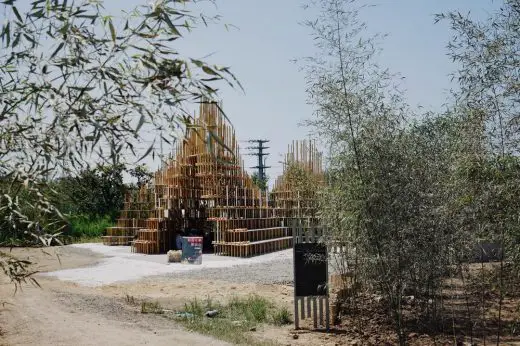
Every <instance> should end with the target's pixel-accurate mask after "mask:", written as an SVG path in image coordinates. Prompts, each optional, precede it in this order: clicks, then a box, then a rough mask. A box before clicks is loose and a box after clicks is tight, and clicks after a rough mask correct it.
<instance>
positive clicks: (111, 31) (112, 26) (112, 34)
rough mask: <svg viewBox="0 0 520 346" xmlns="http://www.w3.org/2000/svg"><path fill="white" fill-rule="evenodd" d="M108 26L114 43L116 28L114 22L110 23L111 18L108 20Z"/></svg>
mask: <svg viewBox="0 0 520 346" xmlns="http://www.w3.org/2000/svg"><path fill="white" fill-rule="evenodd" d="M108 27H109V28H110V35H111V36H112V41H113V42H114V44H115V43H116V29H115V28H114V24H113V23H112V19H110V20H109V21H108Z"/></svg>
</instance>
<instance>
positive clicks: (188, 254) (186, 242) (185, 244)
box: [181, 237, 202, 264]
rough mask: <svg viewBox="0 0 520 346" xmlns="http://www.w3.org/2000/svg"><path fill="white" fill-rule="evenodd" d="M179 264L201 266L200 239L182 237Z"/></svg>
mask: <svg viewBox="0 0 520 346" xmlns="http://www.w3.org/2000/svg"><path fill="white" fill-rule="evenodd" d="M181 262H182V263H190V264H202V237H182V257H181Z"/></svg>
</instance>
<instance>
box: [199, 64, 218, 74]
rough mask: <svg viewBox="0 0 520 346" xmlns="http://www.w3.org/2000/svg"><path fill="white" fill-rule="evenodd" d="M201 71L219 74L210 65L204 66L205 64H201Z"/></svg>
mask: <svg viewBox="0 0 520 346" xmlns="http://www.w3.org/2000/svg"><path fill="white" fill-rule="evenodd" d="M202 71H204V72H206V73H207V74H210V75H213V76H220V74H219V73H218V72H216V71H215V70H213V69H212V68H211V67H209V66H206V65H204V66H202Z"/></svg>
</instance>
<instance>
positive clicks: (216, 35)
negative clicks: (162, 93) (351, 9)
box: [126, 0, 501, 183]
mask: <svg viewBox="0 0 520 346" xmlns="http://www.w3.org/2000/svg"><path fill="white" fill-rule="evenodd" d="M129 2H130V1H127V2H126V3H129ZM216 3H217V8H216V9H215V8H214V7H209V8H208V9H207V10H208V11H209V13H218V14H220V15H221V16H222V20H221V22H222V23H221V25H212V26H211V27H210V28H204V29H201V30H197V31H195V32H194V33H193V34H192V35H190V36H189V39H187V40H183V42H181V43H180V49H182V50H183V52H185V53H186V54H193V55H194V56H198V57H203V56H205V55H207V54H212V55H211V56H210V58H209V60H210V61H211V62H215V63H218V64H221V65H226V66H230V67H231V70H232V71H233V73H235V74H236V76H237V77H238V79H239V80H240V82H241V83H242V85H243V87H244V92H242V91H241V90H239V89H231V88H223V89H222V90H221V95H220V96H221V99H222V100H223V104H224V110H225V112H226V114H227V115H228V117H229V118H230V119H231V121H232V122H233V124H234V126H235V129H236V132H237V135H238V137H239V139H240V140H247V139H269V140H270V141H271V142H270V143H269V144H268V145H269V146H270V149H269V152H270V153H271V154H270V156H268V158H267V164H268V165H269V166H272V168H271V169H268V171H267V174H268V175H269V176H270V177H271V180H274V179H272V178H273V177H276V176H277V175H278V174H280V172H281V170H282V165H281V163H280V161H281V158H282V155H283V153H284V152H285V151H286V150H287V145H288V144H289V143H290V142H291V141H292V140H294V139H303V138H308V137H309V129H308V128H305V127H302V126H298V125H299V124H301V122H302V121H303V120H306V119H311V118H312V116H313V109H312V106H310V105H308V104H307V102H306V101H307V97H306V94H305V83H304V75H303V72H301V71H300V69H299V66H298V65H297V64H295V63H294V62H292V60H294V59H295V58H301V57H305V56H309V55H312V54H313V53H314V52H315V48H314V47H313V42H312V40H311V38H310V35H309V31H308V30H307V29H306V28H305V27H303V26H302V25H301V24H300V23H301V22H302V21H303V20H305V19H308V18H312V16H313V13H312V12H309V10H304V9H303V8H302V5H303V4H304V0H264V1H251V0H217V1H216ZM372 4H375V5H376V6H375V7H371V8H368V9H367V10H366V11H365V12H364V13H362V16H363V19H365V21H366V23H367V25H368V29H369V31H370V32H373V33H376V32H378V33H386V34H388V37H387V38H386V40H385V41H384V43H383V46H382V48H383V52H382V55H381V63H382V64H383V65H384V66H387V67H388V68H390V70H391V71H393V72H399V73H400V74H401V75H402V76H404V77H405V80H404V87H405V88H406V90H407V97H408V102H409V103H410V105H412V106H419V105H420V106H422V107H424V109H426V110H433V111H440V110H442V109H443V104H445V102H446V100H447V97H448V96H449V89H450V87H452V85H450V76H449V74H450V73H451V72H453V71H454V70H455V69H456V65H454V64H453V63H452V61H451V60H450V58H449V57H448V56H447V55H446V53H447V49H446V45H447V43H448V41H449V39H450V37H451V35H452V32H451V31H450V28H449V25H448V23H438V24H434V14H436V13H440V12H446V11H451V10H458V11H461V12H462V13H467V12H468V11H470V12H471V13H472V14H473V15H474V16H475V17H477V18H478V17H480V18H485V17H487V16H488V14H489V13H492V12H493V11H494V10H496V9H497V8H498V7H499V6H500V4H501V1H498V0H494V1H492V0H435V1H431V0H379V1H373V2H372ZM223 23H229V24H232V25H234V26H236V27H237V29H230V30H229V31H226V29H225V28H224V26H223V25H222V24H223ZM242 146H243V147H245V146H247V143H243V144H242ZM243 152H244V151H243ZM244 158H245V159H246V164H247V165H248V166H254V165H255V164H254V161H253V160H254V158H253V157H249V158H248V157H244ZM271 183H272V181H271Z"/></svg>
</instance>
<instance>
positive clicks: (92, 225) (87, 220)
mask: <svg viewBox="0 0 520 346" xmlns="http://www.w3.org/2000/svg"><path fill="white" fill-rule="evenodd" d="M69 222H70V225H71V230H70V233H69V234H68V235H70V236H71V237H72V238H73V239H74V242H75V243H77V242H83V243H84V242H87V241H89V242H91V241H92V240H94V239H99V241H101V239H100V237H101V236H102V235H103V232H104V231H105V229H106V228H107V227H110V226H112V225H113V222H112V220H111V219H110V216H108V215H105V216H97V217H94V216H91V217H89V216H85V215H74V216H71V217H70V219H69Z"/></svg>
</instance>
